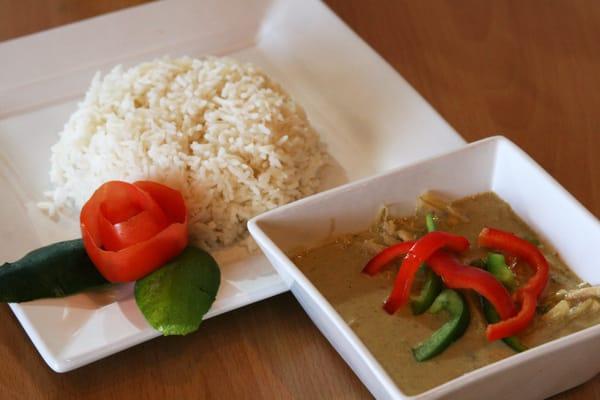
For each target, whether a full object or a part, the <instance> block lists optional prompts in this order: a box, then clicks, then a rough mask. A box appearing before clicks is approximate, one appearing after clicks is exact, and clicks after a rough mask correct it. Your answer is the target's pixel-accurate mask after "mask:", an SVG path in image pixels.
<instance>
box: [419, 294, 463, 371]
mask: <svg viewBox="0 0 600 400" xmlns="http://www.w3.org/2000/svg"><path fill="white" fill-rule="evenodd" d="M442 310H446V311H448V313H449V314H450V320H449V321H448V322H446V323H445V324H444V325H442V327H441V328H440V329H438V330H437V331H435V332H433V334H432V335H431V336H430V337H429V339H427V340H426V341H425V342H423V343H421V344H419V345H418V346H417V347H415V348H413V349H412V353H413V356H414V357H415V360H417V361H419V362H421V361H426V360H429V359H430V358H432V357H434V356H436V355H438V354H440V353H441V352H443V351H444V350H446V348H447V347H448V346H450V345H451V344H452V343H453V342H454V341H456V340H457V339H458V338H460V337H461V336H462V335H463V334H464V333H465V330H466V329H467V326H469V321H470V319H471V314H470V312H469V306H468V304H467V302H466V301H465V299H464V298H463V297H462V295H461V294H459V293H458V292H456V291H454V290H452V289H444V290H443V291H442V293H440V295H439V296H438V297H436V299H435V301H434V302H433V304H432V305H431V307H430V308H429V312H431V313H438V312H440V311H442Z"/></svg>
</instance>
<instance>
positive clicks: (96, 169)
mask: <svg viewBox="0 0 600 400" xmlns="http://www.w3.org/2000/svg"><path fill="white" fill-rule="evenodd" d="M59 137H60V138H59V140H58V142H57V143H56V144H55V145H54V146H53V147H52V156H51V162H52V167H51V171H50V178H51V182H52V184H53V187H54V188H53V190H52V191H50V192H49V193H48V195H49V198H50V201H48V202H45V203H43V204H42V206H43V207H44V208H46V209H47V210H48V212H49V213H51V214H55V213H57V212H59V211H60V210H62V209H68V208H70V209H75V210H79V209H80V208H81V206H82V205H83V204H84V203H85V202H86V201H87V200H88V199H89V197H90V196H91V195H92V193H93V192H94V190H95V189H96V188H98V187H99V186H100V185H101V184H102V183H104V182H106V181H109V180H115V179H117V180H124V181H129V182H133V181H135V180H140V179H150V180H154V181H157V182H161V183H164V184H166V185H168V186H171V187H174V188H176V189H178V190H180V191H181V192H182V193H183V196H184V198H185V201H186V204H187V207H188V210H189V214H190V235H191V240H192V242H193V243H195V244H197V245H199V246H201V247H204V248H205V249H208V250H213V249H216V248H220V247H224V246H229V245H231V244H234V243H236V242H238V241H240V240H241V239H243V238H244V237H245V236H246V235H247V234H246V221H247V220H248V219H249V218H251V217H253V216H254V215H257V214H259V213H262V212H264V211H267V210H269V209H272V208H274V207H277V206H280V205H282V204H285V203H288V202H290V201H293V200H296V199H298V198H301V197H303V196H307V195H309V194H312V193H314V192H315V191H316V190H317V188H318V187H319V184H320V182H319V170H320V169H321V167H323V165H324V164H325V163H326V160H327V156H326V153H325V151H324V148H323V146H322V144H321V142H320V141H319V137H318V135H317V134H316V133H315V132H314V130H313V129H312V127H311V126H310V124H309V122H308V120H307V118H306V115H305V113H304V111H303V109H302V108H301V107H300V106H299V105H298V104H297V103H295V102H294V100H292V99H291V98H290V96H289V95H288V94H287V93H286V92H285V91H284V90H283V89H282V88H281V87H280V86H278V85H277V84H276V83H274V82H273V81H271V80H270V79H269V77H268V76H266V75H265V74H264V73H263V72H261V71H260V70H258V69H257V68H256V67H254V66H253V65H251V64H247V63H244V64H242V63H238V62H236V61H234V60H231V59H226V58H212V57H211V58H206V59H194V58H189V57H183V58H176V59H169V58H162V59H159V60H155V61H152V62H147V63H143V64H140V65H138V66H135V67H133V68H130V69H127V70H126V69H124V68H122V67H121V66H118V67H116V68H114V69H113V70H112V71H111V72H110V73H109V74H107V75H106V76H104V77H103V78H102V77H101V76H100V74H99V73H98V74H96V76H95V77H94V79H93V81H92V83H91V87H90V88H89V90H88V92H87V93H86V95H85V99H84V100H83V101H82V102H81V103H80V104H79V106H78V109H77V111H76V112H75V113H74V114H73V115H72V116H71V118H70V119H69V121H68V122H67V123H66V125H65V127H64V129H63V131H62V132H60V134H59Z"/></svg>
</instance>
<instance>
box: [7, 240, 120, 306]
mask: <svg viewBox="0 0 600 400" xmlns="http://www.w3.org/2000/svg"><path fill="white" fill-rule="evenodd" d="M105 283H108V281H107V280H106V279H104V278H103V277H102V275H100V273H99V272H98V270H97V269H96V267H94V264H92V261H91V260H90V258H89V257H88V255H87V253H86V252H85V248H84V247H83V242H82V240H81V239H76V240H68V241H65V242H58V243H54V244H51V245H49V246H45V247H41V248H39V249H37V250H34V251H32V252H29V253H27V254H26V255H25V256H24V257H23V258H21V259H20V260H18V261H15V262H13V263H8V262H7V263H5V264H4V265H3V266H2V267H0V301H2V302H7V303H20V302H23V301H30V300H35V299H41V298H45V297H63V296H67V295H70V294H74V293H77V292H81V291H82V290H85V289H89V288H92V287H94V286H99V285H103V284H105Z"/></svg>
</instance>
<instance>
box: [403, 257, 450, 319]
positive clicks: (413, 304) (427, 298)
mask: <svg viewBox="0 0 600 400" xmlns="http://www.w3.org/2000/svg"><path fill="white" fill-rule="evenodd" d="M423 268H425V283H424V284H423V287H422V288H421V292H420V293H419V294H418V295H417V296H416V297H413V298H411V301H410V308H411V310H412V313H413V315H419V314H423V313H424V312H425V311H427V309H428V308H429V307H431V304H433V302H434V301H435V299H436V297H437V296H438V294H439V293H440V292H441V291H442V288H443V287H444V285H443V284H442V280H441V279H440V277H439V276H437V275H436V274H435V273H434V272H433V271H432V270H431V269H429V268H428V267H427V266H426V265H424V266H423Z"/></svg>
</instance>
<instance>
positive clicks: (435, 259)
mask: <svg viewBox="0 0 600 400" xmlns="http://www.w3.org/2000/svg"><path fill="white" fill-rule="evenodd" d="M388 214H389V213H388V210H387V208H383V209H382V211H381V213H380V215H379V216H378V218H377V221H376V223H375V224H374V225H373V227H372V228H371V229H369V230H368V231H366V232H361V233H358V234H354V235H346V236H342V237H338V238H336V239H334V240H332V241H330V242H328V243H326V244H325V245H322V246H320V247H317V248H313V249H310V250H303V251H301V252H298V253H296V254H295V255H294V256H293V261H294V262H295V264H296V265H297V266H298V267H299V268H300V269H301V270H302V271H303V273H304V274H305V275H306V276H307V277H308V279H309V280H310V281H311V282H312V283H313V284H314V285H315V286H316V288H317V289H318V290H319V291H320V292H321V293H322V294H323V295H324V296H325V297H326V298H327V300H328V301H329V302H330V303H331V304H332V305H333V307H334V308H335V309H336V310H337V312H338V313H339V314H340V315H341V317H342V318H343V319H344V320H345V321H346V322H347V323H348V325H349V326H350V327H351V328H352V329H353V331H354V332H355V333H356V335H357V336H358V337H359V338H360V339H361V340H362V341H363V343H364V344H365V345H366V347H367V348H368V349H369V350H370V351H371V353H372V354H373V356H374V357H375V358H376V359H377V360H378V361H379V362H380V364H381V365H382V367H383V368H384V369H385V370H386V371H387V373H388V374H389V375H390V377H391V378H392V379H393V380H394V381H395V382H396V384H397V385H398V387H399V388H400V389H401V390H402V391H403V392H405V393H406V394H408V395H415V394H418V393H421V392H424V391H426V390H428V389H431V388H433V387H435V386H438V385H440V384H442V383H445V382H447V381H449V380H451V379H453V378H456V377H458V376H460V375H463V374H465V373H467V372H469V371H473V370H475V369H477V368H479V367H482V366H484V365H487V364H490V363H493V362H495V361H498V360H500V359H503V358H505V357H509V356H510V355H513V354H515V353H516V352H518V351H526V350H527V349H528V348H531V347H534V346H537V345H540V344H542V343H545V342H548V341H550V340H553V339H556V338H559V337H561V336H565V335H567V334H569V333H572V332H575V331H578V330H581V329H584V328H587V327H590V326H592V325H594V324H596V323H598V322H600V287H591V286H590V285H588V284H586V283H584V282H582V281H581V280H580V279H579V278H578V277H577V276H576V275H575V274H574V273H573V272H572V271H571V270H570V269H569V268H568V267H567V266H566V265H565V264H564V263H563V261H562V260H561V259H560V257H559V255H558V254H557V253H556V252H555V251H554V250H553V249H552V248H551V247H550V246H549V245H548V244H546V243H543V242H540V240H539V238H538V237H537V235H536V234H535V232H533V231H532V230H531V229H530V228H529V227H528V226H527V225H526V224H525V223H524V222H523V221H522V220H521V219H520V218H519V217H518V216H517V215H516V214H515V213H514V212H513V211H512V209H511V207H510V206H509V205H508V204H507V203H506V202H504V201H503V200H501V199H500V198H499V197H498V196H497V195H495V194H494V193H481V194H477V195H474V196H470V197H466V198H462V199H459V200H455V201H452V202H450V201H446V200H445V199H442V198H441V197H440V196H438V195H435V194H434V193H431V192H430V193H426V194H424V195H423V196H421V197H420V198H419V200H418V202H417V210H416V213H415V215H413V216H408V217H402V218H393V217H391V216H389V215H388ZM487 227H489V228H492V229H484V228H487ZM432 231H434V234H433V235H432V234H428V232H432ZM427 235H429V236H430V238H429V239H427V240H428V241H429V244H427V243H423V242H424V241H425V239H424V238H425V237H426V236H427ZM436 235H437V236H436ZM486 235H487V237H486ZM494 235H495V236H494ZM433 236H436V237H433ZM446 236H448V238H446ZM460 237H462V239H456V238H460ZM440 238H441V239H440ZM446 239H447V240H448V242H444V240H446ZM465 239H466V240H468V242H469V247H468V249H466V250H462V249H458V247H457V246H459V247H460V246H462V245H463V244H462V243H463V242H461V240H462V241H465ZM440 240H441V242H442V243H445V244H443V245H442V246H441V247H440V248H439V249H438V250H435V249H433V250H435V252H434V256H431V257H430V258H428V259H427V261H426V262H425V263H419V267H418V269H415V270H416V272H415V273H414V274H413V275H412V281H410V285H409V288H408V294H407V293H404V297H403V295H402V293H401V292H402V290H400V289H398V287H396V286H397V285H398V281H399V280H402V277H401V276H400V271H401V270H402V269H403V268H406V270H405V273H406V274H404V275H405V276H404V278H406V276H410V275H411V274H410V273H409V272H410V267H409V266H408V265H409V263H410V262H409V261H408V259H409V258H410V257H408V256H406V257H403V256H398V257H394V259H393V260H392V261H389V260H385V256H383V258H382V254H383V255H385V251H388V253H389V251H394V249H395V248H396V249H398V248H401V247H406V248H411V247H412V250H410V251H411V252H413V253H414V252H416V253H418V252H419V251H418V250H416V248H417V245H413V241H416V243H418V242H419V241H420V242H421V244H420V245H419V246H420V249H421V250H423V248H425V247H428V246H430V245H431V243H434V242H435V243H437V245H439V244H440ZM452 240H454V241H455V242H456V241H457V240H458V242H457V243H455V244H452V243H451V241H452ZM402 243H405V244H406V245H404V244H402ZM394 246H395V247H394ZM389 249H392V250H389ZM430 250H431V249H430ZM433 250H431V251H433ZM406 251H407V250H406V249H404V250H402V251H401V253H406ZM431 251H430V252H431ZM422 254H423V253H422ZM422 254H421V255H422ZM535 254H538V255H539V257H542V256H543V257H542V258H543V259H545V260H546V261H547V262H546V265H547V270H546V271H547V272H546V276H545V277H543V276H542V275H543V272H544V271H543V266H541V265H538V264H543V263H542V262H541V261H540V260H539V257H538V258H536V255H535ZM388 255H389V254H388ZM388 258H389V257H388ZM413 258H414V257H413ZM382 260H383V261H384V262H383V263H381V262H380V261H382ZM378 261H379V262H380V264H381V265H374V264H376V263H377V262H378ZM413 261H414V260H413ZM383 264H385V265H383ZM413 264H414V262H413ZM369 265H370V266H369ZM365 266H367V268H365ZM413 267H414V266H413ZM369 268H371V271H370V273H365V271H366V270H367V269H369ZM474 270H477V271H474ZM463 272H464V273H463ZM491 277H493V278H494V279H492V278H491ZM542 278H544V279H543V281H541V279H542ZM540 282H541V283H540ZM433 283H436V284H439V285H440V287H438V288H437V290H435V291H432V290H434V289H432V288H433V287H435V286H436V285H434V284H433ZM400 287H401V286H400ZM399 293H400V295H399ZM407 295H409V296H410V297H409V298H408V300H407V298H406V296H407ZM427 296H429V297H431V299H429V303H426V304H423V300H424V299H425V298H426V297H427ZM526 298H527V299H529V300H525V299H526ZM432 301H433V303H431V302H432ZM419 302H421V303H419ZM382 304H384V307H382ZM415 306H417V307H415ZM423 306H425V308H423ZM419 307H420V308H421V310H420V311H419V310H418V309H419ZM528 309H529V310H531V312H530V313H529V316H528V315H526V314H528V312H527V310H528ZM435 311H437V312H435ZM440 311H442V312H440ZM490 312H491V314H490ZM527 318H529V319H527ZM495 338H501V339H502V340H494V339H495Z"/></svg>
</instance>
